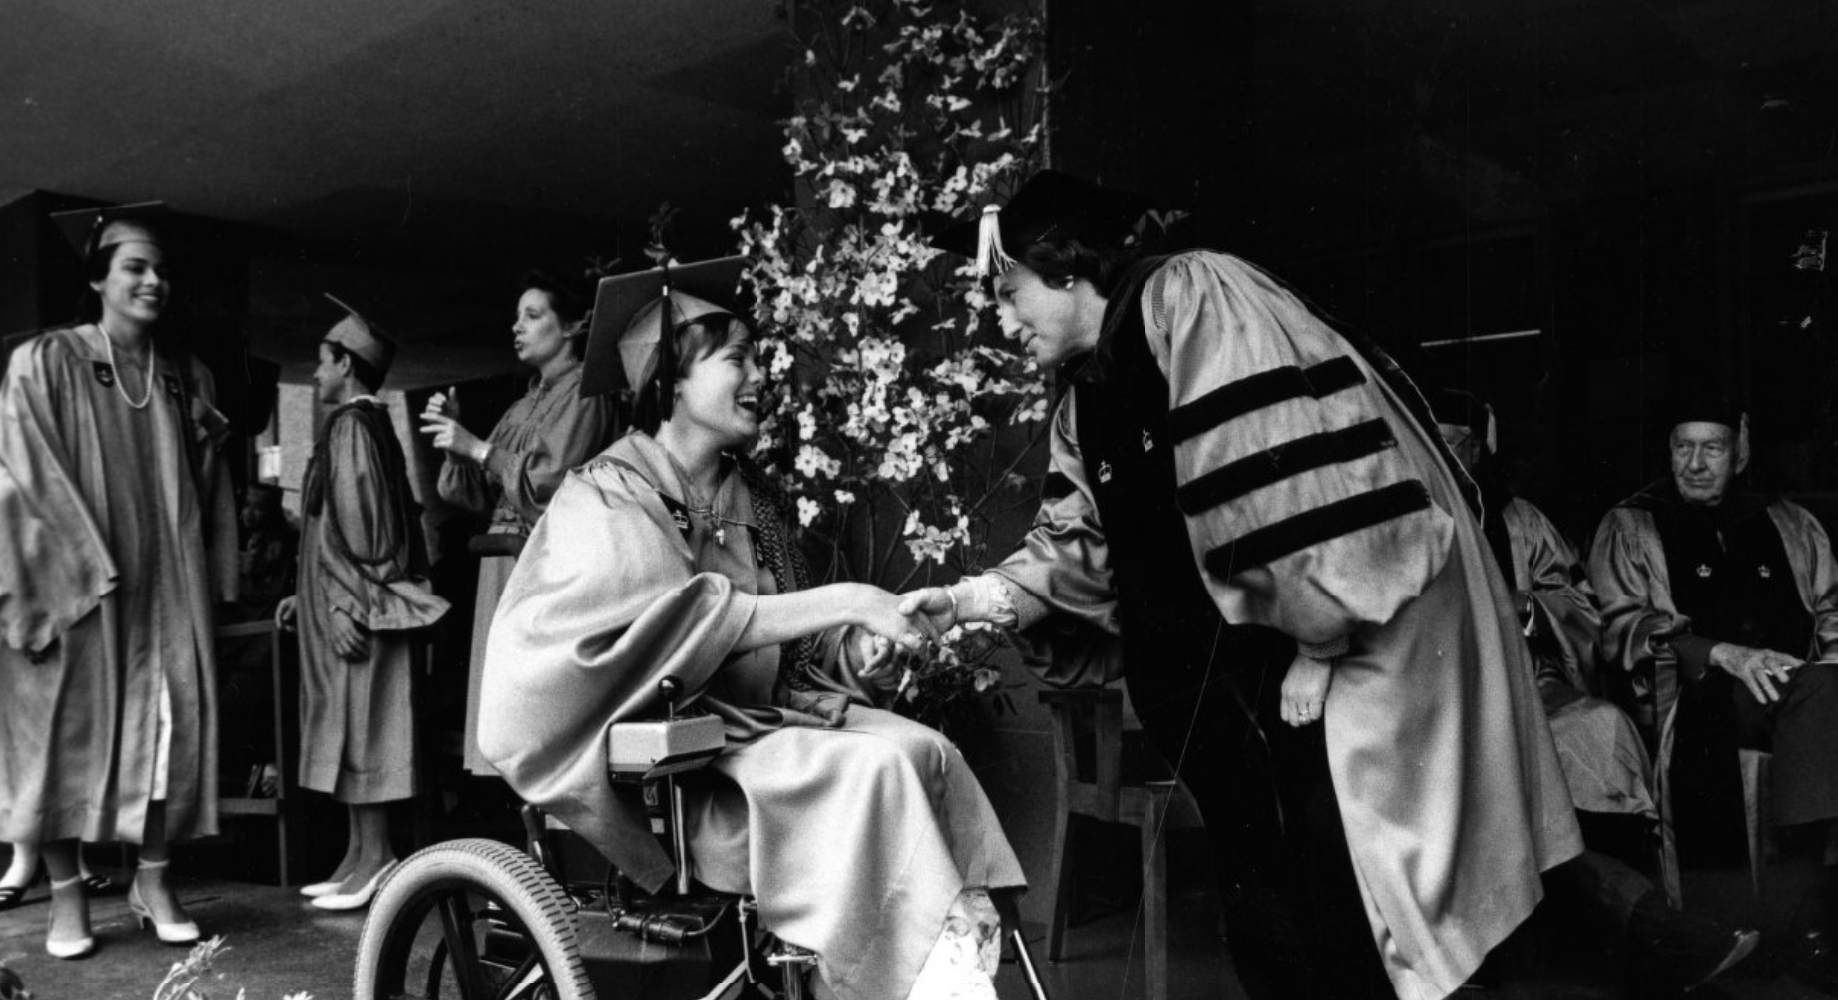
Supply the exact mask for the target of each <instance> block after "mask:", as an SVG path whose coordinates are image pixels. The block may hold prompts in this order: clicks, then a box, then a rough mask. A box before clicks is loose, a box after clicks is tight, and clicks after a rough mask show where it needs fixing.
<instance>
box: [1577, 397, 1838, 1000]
mask: <svg viewBox="0 0 1838 1000" xmlns="http://www.w3.org/2000/svg"><path fill="white" fill-rule="evenodd" d="M1663 424H1664V426H1665V427H1666V428H1667V434H1668V445H1669V448H1670V452H1671V464H1672V474H1671V475H1670V476H1669V477H1667V478H1665V479H1662V480H1659V481H1657V482H1654V483H1651V484H1648V485H1647V486H1646V487H1644V488H1642V489H1641V490H1640V491H1639V492H1637V493H1635V494H1634V495H1633V496H1631V497H1628V498H1627V499H1626V500H1623V501H1621V503H1619V504H1617V505H1616V506H1615V507H1614V508H1613V509H1611V510H1610V511H1609V512H1608V514H1607V516H1606V517H1604V518H1603V520H1602V523H1601V526H1600V527H1599V528H1598V529H1597V530H1596V537H1595V544H1594V546H1593V547H1592V549H1591V551H1590V554H1589V580H1590V583H1591V584H1592V585H1593V586H1594V587H1595V592H1596V594H1597V596H1598V599H1599V600H1600V602H1601V607H1602V622H1603V637H1602V639H1603V643H1602V645H1603V653H1604V655H1605V657H1606V658H1607V659H1608V660H1609V661H1610V662H1612V663H1615V664H1616V665H1618V666H1619V667H1621V669H1623V670H1626V671H1628V672H1629V673H1630V675H1631V676H1632V678H1633V679H1634V681H1635V684H1636V691H1637V693H1638V694H1639V695H1640V696H1641V697H1642V700H1643V701H1644V702H1646V703H1647V704H1648V705H1649V706H1650V707H1651V708H1652V709H1654V711H1655V715H1654V721H1655V723H1656V724H1657V725H1658V727H1659V739H1658V745H1659V747H1660V759H1659V761H1658V764H1659V768H1660V775H1659V789H1660V795H1659V805H1660V810H1661V819H1662V822H1663V823H1664V824H1665V827H1666V829H1667V831H1668V833H1669V834H1670V835H1671V836H1672V837H1673V838H1675V839H1676V843H1677V849H1678V855H1679V860H1680V862H1681V864H1683V865H1684V866H1686V867H1735V866H1739V865H1740V864H1741V863H1742V861H1743V860H1744V859H1745V858H1746V854H1747V848H1746V836H1745V831H1744V807H1743V793H1742V780H1741V775H1740V771H1739V766H1740V765H1739V762H1738V750H1739V749H1740V748H1744V747H1748V748H1756V749H1766V750H1770V751H1771V752H1772V753H1773V762H1772V767H1771V769H1770V780H1771V788H1770V790H1769V791H1770V797H1771V801H1772V803H1773V815H1772V816H1770V817H1768V818H1767V820H1768V822H1770V823H1771V824H1772V825H1773V826H1774V827H1776V828H1777V829H1778V830H1779V831H1780V833H1781V835H1782V836H1781V840H1782V842H1783V847H1784V848H1786V851H1787V853H1788V854H1789V855H1790V856H1797V860H1798V863H1799V864H1800V865H1802V866H1803V867H1804V868H1805V869H1807V871H1806V874H1807V875H1809V876H1812V877H1802V878H1795V879H1789V880H1782V883H1781V884H1791V885H1793V886H1795V887H1796V891H1798V889H1799V888H1800V887H1804V895H1803V897H1802V899H1801V900H1800V905H1799V911H1798V915H1797V916H1796V919H1795V928H1794V933H1795V935H1796V936H1797V937H1800V938H1802V944H1803V945H1804V947H1805V953H1804V956H1803V958H1804V961H1805V963H1806V964H1805V965H1803V966H1802V968H1801V973H1802V974H1803V975H1809V976H1812V977H1813V978H1815V979H1817V980H1819V981H1820V982H1825V983H1831V982H1835V981H1838V977H1834V976H1833V974H1832V973H1833V970H1832V967H1831V963H1830V954H1829V944H1828V941H1829V936H1830V934H1831V930H1830V927H1829V924H1830V921H1829V918H1828V916H1827V910H1828V908H1829V900H1830V897H1831V895H1832V890H1833V886H1834V879H1833V877H1832V871H1831V869H1830V867H1828V866H1827V865H1825V863H1824V860H1825V842H1826V839H1827V836H1828V834H1829V832H1830V829H1831V826H1832V820H1833V819H1834V817H1838V769H1835V768H1833V767H1832V763H1831V762H1832V761H1833V760H1834V759H1838V675H1835V674H1834V671H1835V670H1838V666H1835V665H1834V664H1835V663H1838V575H1835V573H1834V563H1833V561H1832V549H1831V543H1830V541H1829V540H1828V539H1827V537H1826V534H1825V530H1824V528H1822V527H1821V526H1820V524H1819V522H1818V521H1817V520H1816V519H1814V518H1813V516H1812V515H1811V514H1810V513H1808V512H1807V511H1806V510H1805V509H1804V508H1802V507H1800V506H1798V505H1797V504H1794V503H1791V502H1789V501H1787V500H1783V499H1779V498H1773V497H1768V496H1764V495H1762V494H1759V493H1756V492H1753V491H1751V490H1748V489H1745V488H1743V487H1741V486H1739V485H1738V484H1737V483H1736V477H1737V476H1738V475H1739V474H1740V473H1741V472H1742V471H1743V469H1744V468H1745V467H1746V466H1747V464H1748V458H1749V447H1748V432H1747V421H1746V417H1745V416H1744V415H1743V413H1742V412H1741V410H1740V409H1738V408H1737V407H1735V406H1734V405H1732V404H1730V403H1729V402H1727V401H1723V400H1719V399H1716V398H1715V397H1711V396H1701V397H1697V398H1693V399H1689V400H1682V401H1678V402H1675V403H1674V404H1672V405H1671V407H1670V409H1669V413H1668V414H1667V415H1666V416H1665V417H1664V419H1663Z"/></svg>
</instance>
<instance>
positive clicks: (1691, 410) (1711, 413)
mask: <svg viewBox="0 0 1838 1000" xmlns="http://www.w3.org/2000/svg"><path fill="white" fill-rule="evenodd" d="M1743 412H1744V411H1743V408H1742V407H1741V406H1740V405H1738V404H1737V403H1736V401H1735V400H1732V399H1730V398H1729V397H1727V396H1721V395H1718V394H1716V393H1710V392H1706V393H1696V392H1687V393H1676V394H1674V395H1671V396H1667V397H1666V398H1664V399H1662V400H1660V401H1659V402H1658V404H1657V406H1656V407H1655V408H1654V413H1653V416H1654V419H1655V422H1657V423H1659V424H1660V425H1662V426H1663V427H1664V428H1665V429H1666V432H1667V433H1671V431H1672V429H1673V428H1674V427H1677V426H1678V425H1679V424H1690V423H1698V422H1702V423H1707V424H1722V425H1723V426H1725V427H1728V428H1730V429H1731V430H1740V429H1741V428H1742V418H1743Z"/></svg>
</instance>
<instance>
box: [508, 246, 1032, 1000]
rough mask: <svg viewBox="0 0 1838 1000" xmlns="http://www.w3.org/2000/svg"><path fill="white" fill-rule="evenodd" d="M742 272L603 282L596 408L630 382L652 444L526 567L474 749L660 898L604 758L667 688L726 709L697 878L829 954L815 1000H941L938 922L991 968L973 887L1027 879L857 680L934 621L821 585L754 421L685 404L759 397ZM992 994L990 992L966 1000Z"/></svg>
mask: <svg viewBox="0 0 1838 1000" xmlns="http://www.w3.org/2000/svg"><path fill="white" fill-rule="evenodd" d="M740 265H741V258H738V257H734V258H727V259H724V260H719V261H708V262H701V263H697V264H690V265H672V266H671V267H669V269H668V272H667V275H666V272H665V271H663V270H661V269H660V270H653V271H648V272H642V273H639V274H634V275H621V276H618V277H613V278H607V279H604V280H603V281H602V283H601V285H600V293H599V301H598V302H597V303H596V305H595V308H594V319H593V328H592V330H591V332H590V334H589V337H590V339H589V342H588V348H587V352H588V353H587V362H586V371H585V373H584V376H583V385H582V391H584V392H606V391H615V390H619V389H622V388H626V387H630V388H632V389H633V390H634V391H635V393H636V395H637V400H636V403H635V407H634V414H635V419H634V424H635V427H636V429H635V430H634V431H633V432H632V433H629V434H627V435H626V436H625V437H623V438H621V439H620V440H618V441H616V442H614V443H613V444H612V445H611V446H610V447H608V448H607V449H606V450H605V451H604V452H602V453H601V454H600V455H599V456H597V457H595V458H594V459H593V460H591V461H589V462H588V463H586V464H585V465H584V466H582V467H581V468H579V469H576V470H574V471H573V472H571V473H569V475H568V476H567V477H566V478H565V479H564V481H563V483H562V485H561V486H560V487H559V488H558V489H557V490H556V492H555V495H554V497H553V499H552V500H551V502H550V505H549V508H548V510H547V511H546V512H545V513H544V514H543V517H542V519H541V520H539V521H538V522H537V523H536V526H535V528H534V530H533V531H532V532H531V534H530V539H529V543H528V545H527V546H526V547H525V549H524V552H523V555H522V556H521V557H520V558H519V560H518V562H517V565H516V567H515V569H513V570H512V572H511V576H510V580H509V581H508V583H507V584H506V587H505V591H504V596H503V598H502V599H501V600H500V602H499V605H498V612H497V615H496V617H495V619H494V620H493V622H492V627H491V633H490V638H489V640H488V644H487V651H486V658H485V676H484V680H483V693H482V698H481V701H480V704H481V711H480V718H479V748H480V750H481V751H482V752H483V753H484V755H485V757H486V758H487V759H488V760H489V761H490V762H491V763H492V764H493V765H495V766H496V767H497V768H498V769H499V771H500V772H501V773H502V774H503V775H504V778H505V780H506V781H507V782H509V783H510V785H511V787H512V788H514V789H515V790H516V791H517V793H518V794H519V795H521V796H522V797H523V798H525V799H526V800H528V801H530V802H532V803H534V804H536V805H538V806H541V807H542V808H543V809H544V810H546V811H548V812H549V813H551V814H552V815H554V816H556V817H557V818H559V819H560V820H562V821H563V822H564V823H566V824H567V826H568V827H569V828H570V829H571V830H573V831H574V832H576V833H578V834H580V835H581V836H583V837H584V838H585V839H587V840H588V841H589V842H591V843H592V844H594V845H595V846H596V847H597V848H599V849H600V850H601V851H602V852H604V853H605V854H606V855H607V856H608V858H610V859H611V860H612V861H613V862H614V864H615V865H616V866H617V867H618V869H619V871H620V873H621V874H622V875H624V876H625V877H627V878H629V879H631V880H632V881H633V882H634V883H636V884H637V885H638V886H640V887H641V888H643V889H645V890H650V891H655V890H657V889H658V888H659V887H661V886H662V885H664V884H665V883H666V882H667V881H668V880H669V878H670V876H671V875H672V873H673V866H672V863H671V861H670V859H669V857H668V856H667V855H666V854H665V853H664V852H663V851H662V849H661V848H660V847H659V845H658V843H657V839H656V838H655V837H654V836H653V835H652V833H651V830H650V826H649V823H648V821H647V819H646V815H645V812H644V808H643V805H642V803H641V802H640V801H639V800H638V791H637V790H636V789H634V788H631V787H630V786H625V785H615V784H613V782H612V781H610V780H609V778H608V775H607V761H608V746H607V741H608V738H609V737H608V732H609V727H610V725H612V724H613V723H617V722H625V721H632V720H641V719H647V718H656V717H658V716H660V715H661V714H662V713H663V710H664V706H663V704H662V702H661V699H660V695H659V692H658V682H659V680H660V679H662V678H665V677H674V678H676V679H677V680H678V681H680V682H681V684H682V690H683V692H684V693H685V694H684V697H683V698H682V699H680V703H679V709H680V710H683V711H688V712H692V713H709V714H714V715H717V716H719V717H720V718H721V719H722V721H723V723H724V724H725V730H726V735H727V748H726V749H725V750H724V751H723V752H722V753H721V755H720V756H719V757H717V758H716V759H715V760H714V761H713V762H712V763H711V764H710V766H709V771H708V772H704V773H701V774H698V775H696V776H695V780H694V781H692V782H690V783H689V786H688V788H687V789H686V791H687V795H688V799H689V804H688V810H687V811H688V818H687V823H686V827H687V838H688V841H689V848H690V859H689V860H690V863H691V864H692V866H693V867H692V870H691V872H690V874H692V875H693V876H694V878H695V879H696V880H697V881H699V882H701V883H702V884H704V885H707V886H709V887H711V888H714V889H717V890H720V891H724V892H735V893H747V894H751V895H753V896H754V897H756V899H757V901H758V905H759V915H760V922H761V925H762V926H763V927H765V928H766V929H767V930H770V931H771V932H772V933H774V934H775V935H777V936H778V937H779V938H780V939H782V940H784V941H786V942H788V943H790V944H794V945H797V946H800V947H803V948H808V949H810V950H811V951H813V952H815V953H816V956H817V972H818V980H817V984H816V985H817V990H818V994H819V995H834V996H838V997H842V998H845V1000H858V998H859V1000H899V998H901V997H906V996H908V995H912V996H922V995H923V996H938V995H941V994H940V993H939V992H936V991H932V992H928V990H933V989H934V986H935V984H936V982H937V980H935V979H931V978H928V976H930V975H933V974H936V973H938V972H941V971H943V970H942V969H941V968H939V966H938V964H937V963H935V962H933V961H932V959H934V958H936V957H937V956H938V955H940V954H951V952H950V951H949V950H948V949H949V948H950V945H949V944H947V946H946V947H945V948H935V946H936V945H938V944H940V942H941V931H942V930H944V929H946V926H947V919H946V918H947V915H948V914H951V913H954V912H955V913H958V914H960V915H966V916H968V917H969V918H970V919H967V920H964V921H952V922H951V923H952V924H953V925H967V926H969V927H971V928H978V927H979V926H980V927H982V928H984V932H983V933H977V934H972V935H971V936H970V937H968V938H963V937H962V936H961V935H959V936H956V937H957V938H958V939H959V940H958V941H957V943H963V944H969V945H971V946H973V950H975V949H974V946H975V945H978V944H981V945H982V946H984V947H983V955H984V957H985V958H987V957H988V953H989V952H990V951H993V937H994V934H993V929H994V920H993V917H994V914H993V913H989V912H988V906H989V903H988V901H987V899H985V898H983V896H982V894H981V892H980V891H977V890H981V889H983V888H989V889H1002V888H1018V887H1020V886H1021V885H1023V878H1022V874H1021V870H1020V866H1019V864H1018V863H1017V861H1016V859H1015V855H1014V852H1013V851H1012V849H1011V848H1010V847H1009V844H1008V841H1007V840H1006V838H1005V837H1004V836H1003V834H1002V830H1001V826H1000V824H999V822H998V821H997V819H996V817H995V814H994V812H993V810H992V809H991V808H990V805H989V802H988V800H987V798H986V797H985V796H984V794H983V791H982V788H981V786H980V785H979V784H978V782H977V780H976V777H975V775H974V774H973V773H972V772H971V771H970V768H969V766H968V764H967V763H966V762H965V760H964V758H963V756H962V755H961V754H960V753H959V752H958V750H957V749H956V747H954V746H953V745H952V744H951V743H950V742H949V741H948V740H946V739H945V738H944V737H943V736H941V735H940V734H938V733H936V732H934V731H933V730H931V729H928V728H926V727H924V726H921V725H919V724H918V723H916V722H912V721H910V720H906V719H903V718H900V717H899V716H896V715H894V714H892V713H890V712H886V711H882V710H880V709H877V708H874V707H872V706H873V704H875V703H876V702H877V701H884V700H886V696H887V695H888V694H889V693H890V692H889V691H887V690H885V689H883V688H882V687H880V686H878V685H877V684H876V683H870V682H865V681H863V680H862V679H861V673H860V671H861V669H862V668H864V667H865V666H867V665H868V664H869V663H871V662H877V658H874V654H873V653H872V650H873V649H874V648H876V647H875V640H874V637H875V636H877V635H878V636H880V637H882V638H883V639H888V640H896V639H897V640H899V641H902V642H905V641H907V640H908V639H910V640H911V641H912V642H917V640H918V633H917V632H914V633H912V634H911V635H907V634H906V633H907V630H910V629H914V628H916V627H919V626H929V623H927V622H925V621H924V619H920V620H919V621H918V622H913V621H909V620H908V619H906V618H903V617H901V616H899V615H897V614H896V613H895V612H894V610H893V609H894V606H895V605H896V604H897V603H898V599H897V598H896V597H894V596H893V595H891V594H887V593H885V592H883V591H880V590H879V589H878V588H873V587H868V586H866V585H862V584H830V585H826V586H823V587H815V588H812V587H810V586H809V580H808V571H807V570H806V568H805V567H804V564H803V559H802V556H801V555H800V553H799V551H798V547H797V546H798V542H797V539H796V538H795V536H793V535H792V534H791V529H790V527H789V525H790V521H789V514H788V506H789V505H788V504H787V503H786V501H785V498H784V496H783V494H782V493H781V492H780V491H779V490H778V488H777V487H776V485H775V484H774V483H773V482H772V481H771V479H770V478H769V477H767V476H765V475H763V474H761V473H760V472H759V471H758V470H757V469H755V468H754V467H753V466H752V465H751V463H750V462H748V461H747V460H746V458H745V457H744V456H743V455H740V454H737V453H736V452H739V451H744V450H745V449H746V448H747V447H749V446H750V445H751V443H752V437H753V435H754V434H756V433H757V430H756V427H757V423H756V421H748V420H746V419H743V418H740V417H738V416H735V415H731V419H727V420H719V419H718V418H720V417H721V415H722V413H723V412H725V409H726V408H725V406H723V405H722V404H721V403H720V402H719V401H718V402H717V403H715V404H714V405H713V406H712V407H711V406H710V404H707V403H705V402H704V401H703V400H704V397H702V396H700V395H695V396H692V395H691V394H690V393H688V392H685V393H684V394H683V396H682V398H680V399H679V398H677V393H676V389H675V386H676V385H677V384H678V382H677V379H678V378H679V377H680V376H682V375H690V376H692V377H695V378H696V379H697V380H698V384H700V385H702V386H707V385H708V383H706V382H701V381H700V378H701V376H702V374H703V370H704V369H705V368H708V367H709V366H726V365H728V364H730V363H734V362H735V361H736V360H737V361H738V363H739V364H740V366H741V367H740V369H739V370H738V372H737V373H736V374H732V375H729V376H727V377H728V378H730V379H732V380H733V382H734V384H735V385H736V387H737V391H738V392H739V393H741V394H742V396H744V395H745V394H746V393H748V392H749V391H750V392H752V393H756V394H757V393H758V392H759V389H758V373H757V368H756V367H754V362H753V361H752V360H751V348H750V346H749V345H748V344H747V343H746V342H745V340H744V339H736V338H737V337H739V338H744V337H746V336H750V335H748V334H746V333H745V332H744V331H745V327H744V325H743V324H741V322H740V320H739V319H738V318H736V317H735V316H734V315H733V314H732V310H731V309H729V308H728V307H726V306H723V305H720V304H719V303H722V302H725V301H729V300H731V299H732V298H733V296H734V293H735V284H736V282H737V280H738V277H739V272H740ZM666 287H667V288H668V289H669V291H668V297H667V298H666V295H665V289H666ZM679 344H681V345H683V346H679ZM679 351H681V352H684V356H683V360H682V361H681V362H679ZM724 370H725V369H724ZM742 375H744V376H745V377H741V376H742ZM717 377H718V378H719V376H717ZM748 387H751V388H750V389H749V388H748ZM755 398H757V397H755ZM733 405H735V406H740V407H742V408H743V409H744V406H745V403H744V400H742V399H739V398H737V399H736V400H735V401H733ZM702 427H713V428H714V430H713V431H712V432H710V433H708V434H707V435H706V436H704V434H703V432H702V431H700V430H698V428H702ZM748 427H751V428H755V429H754V430H752V431H750V432H749V431H746V430H744V429H743V428H748ZM697 441H701V442H702V443H701V444H700V445H698V444H697ZM717 444H718V445H719V447H721V448H723V449H728V451H727V453H726V454H725V455H723V454H716V453H713V452H711V451H710V450H709V449H710V446H711V445H717ZM705 467H706V468H705ZM699 473H707V475H706V478H705V476H704V475H701V474H699ZM705 482H706V483H708V484H711V485H704V486H701V488H698V484H702V483H705ZM704 493H706V495H703V494H704ZM858 607H873V608H876V609H878V610H877V611H875V613H874V615H872V616H869V615H865V614H858V613H857V610H856V609H857V608H858ZM887 629H892V630H893V634H889V632H888V631H885V630H887ZM759 630H764V631H763V632H760V631H759ZM756 633H757V634H771V635H778V636H783V637H784V639H783V641H769V642H765V643H764V644H762V641H761V640H759V639H757V638H753V637H754V636H755V635H756ZM902 636H905V638H902ZM864 643H866V645H864ZM865 655H866V656H869V657H871V658H869V659H864V656H865ZM954 908H955V909H954ZM979 915H981V916H980V917H979ZM952 940H953V939H952V937H947V938H945V941H947V942H950V941H952ZM966 964H969V963H966ZM922 969H923V970H926V974H922ZM989 971H993V970H992V969H989V968H987V967H985V968H984V972H989ZM947 978H948V977H947ZM918 984H928V985H923V986H922V985H918ZM989 989H990V987H989V982H988V980H987V979H986V978H985V979H983V981H982V982H981V984H980V991H973V992H970V993H967V994H964V996H967V997H975V996H988V995H989V994H988V992H987V991H988V990H989Z"/></svg>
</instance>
